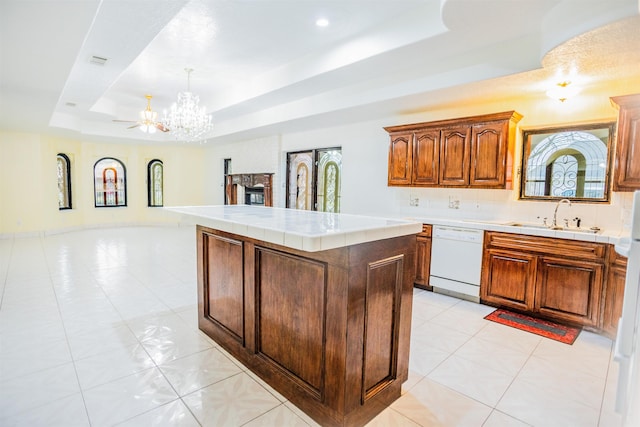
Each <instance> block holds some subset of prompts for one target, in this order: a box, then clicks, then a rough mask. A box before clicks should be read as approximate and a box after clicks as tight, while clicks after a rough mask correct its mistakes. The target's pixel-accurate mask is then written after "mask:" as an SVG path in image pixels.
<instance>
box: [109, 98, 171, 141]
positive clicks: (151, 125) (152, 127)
mask: <svg viewBox="0 0 640 427" xmlns="http://www.w3.org/2000/svg"><path fill="white" fill-rule="evenodd" d="M145 98H147V108H145V109H144V110H142V111H140V120H114V122H121V123H135V125H133V126H129V127H128V128H127V129H133V128H137V127H139V128H140V130H141V131H142V132H145V133H154V132H155V131H156V129H158V130H161V131H162V132H169V128H167V127H166V126H165V125H163V124H162V123H161V122H158V121H156V118H157V117H158V113H157V112H155V111H153V110H152V109H151V98H153V97H152V96H151V95H145Z"/></svg>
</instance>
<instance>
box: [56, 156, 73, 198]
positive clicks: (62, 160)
mask: <svg viewBox="0 0 640 427" xmlns="http://www.w3.org/2000/svg"><path fill="white" fill-rule="evenodd" d="M57 176H58V209H60V210H63V209H71V161H70V160H69V157H68V156H67V155H66V154H63V153H58V157H57Z"/></svg>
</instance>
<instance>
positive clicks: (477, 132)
mask: <svg viewBox="0 0 640 427" xmlns="http://www.w3.org/2000/svg"><path fill="white" fill-rule="evenodd" d="M521 118H522V116H521V115H520V114H518V113H517V112H515V111H507V112H503V113H495V114H486V115H482V116H473V117H464V118H459V119H449V120H440V121H434V122H424V123H415V124H408V125H399V126H390V127H385V128H384V129H385V130H386V131H387V132H389V135H390V138H391V140H390V145H389V164H388V180H387V182H388V185H390V186H416V187H435V186H442V187H469V188H502V189H509V188H511V187H512V180H513V179H512V177H513V155H514V147H515V131H516V125H517V123H518V121H519V120H520V119H521Z"/></svg>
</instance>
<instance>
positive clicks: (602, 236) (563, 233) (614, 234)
mask: <svg viewBox="0 0 640 427" xmlns="http://www.w3.org/2000/svg"><path fill="white" fill-rule="evenodd" d="M408 219H411V220H414V221H420V222H422V223H424V224H431V225H442V226H449V227H459V228H471V229H482V230H487V231H501V232H504V233H516V234H528V235H531V236H542V237H556V238H559V239H572V240H582V241H586V242H600V243H611V244H613V245H616V244H618V243H619V242H621V241H624V239H627V238H628V237H629V236H628V234H629V233H628V232H627V233H624V232H620V230H600V231H599V232H598V233H592V232H589V231H588V230H580V229H571V228H570V229H567V230H551V229H549V228H543V227H540V225H538V224H533V223H531V224H528V223H526V222H525V221H507V220H495V221H491V220H476V219H469V220H460V219H456V220H452V219H446V218H434V217H426V216H415V217H408ZM513 224H528V225H529V226H528V227H523V226H517V225H513ZM537 227H540V228H537Z"/></svg>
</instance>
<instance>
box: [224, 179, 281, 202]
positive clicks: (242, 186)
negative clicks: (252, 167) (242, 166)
mask: <svg viewBox="0 0 640 427" xmlns="http://www.w3.org/2000/svg"><path fill="white" fill-rule="evenodd" d="M225 181H226V182H225V191H226V194H227V201H228V204H230V205H237V204H238V201H240V203H243V202H244V204H245V205H262V206H273V196H272V184H273V174H272V173H254V174H233V175H226V180H225ZM238 193H240V194H238ZM238 196H240V197H238Z"/></svg>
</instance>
